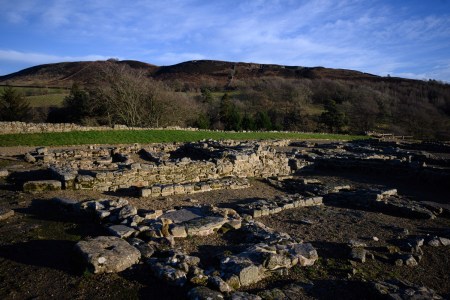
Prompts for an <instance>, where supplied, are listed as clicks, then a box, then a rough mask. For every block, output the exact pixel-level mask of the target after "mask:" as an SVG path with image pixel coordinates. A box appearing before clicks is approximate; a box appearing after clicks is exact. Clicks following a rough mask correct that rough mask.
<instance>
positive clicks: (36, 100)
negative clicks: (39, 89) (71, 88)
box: [26, 94, 68, 107]
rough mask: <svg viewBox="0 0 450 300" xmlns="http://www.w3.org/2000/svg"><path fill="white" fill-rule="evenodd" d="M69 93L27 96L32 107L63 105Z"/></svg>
mask: <svg viewBox="0 0 450 300" xmlns="http://www.w3.org/2000/svg"><path fill="white" fill-rule="evenodd" d="M67 95H68V94H50V95H39V96H29V97H26V98H27V99H28V101H30V106H31V107H42V106H57V107H61V106H62V105H63V102H64V98H65V97H66V96H67Z"/></svg>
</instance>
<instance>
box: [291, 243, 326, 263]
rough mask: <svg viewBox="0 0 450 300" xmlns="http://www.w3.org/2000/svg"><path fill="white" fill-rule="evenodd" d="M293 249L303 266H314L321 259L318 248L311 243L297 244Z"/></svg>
mask: <svg viewBox="0 0 450 300" xmlns="http://www.w3.org/2000/svg"><path fill="white" fill-rule="evenodd" d="M291 251H292V252H293V254H294V255H295V256H297V257H298V263H299V264H300V265H301V266H302V267H304V266H312V265H313V264H314V263H315V262H316V260H317V259H319V255H318V254H317V250H316V249H315V248H314V247H313V246H312V245H311V244H310V243H305V244H295V245H294V246H293V249H292V250H291Z"/></svg>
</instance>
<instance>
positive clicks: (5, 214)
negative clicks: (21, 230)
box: [0, 207, 14, 221]
mask: <svg viewBox="0 0 450 300" xmlns="http://www.w3.org/2000/svg"><path fill="white" fill-rule="evenodd" d="M12 216H14V211H13V210H12V209H8V208H4V207H0V221H4V220H6V219H9V218H11V217H12Z"/></svg>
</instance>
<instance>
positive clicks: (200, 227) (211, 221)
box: [185, 216, 227, 236]
mask: <svg viewBox="0 0 450 300" xmlns="http://www.w3.org/2000/svg"><path fill="white" fill-rule="evenodd" d="M226 222H227V221H226V220H225V219H224V218H223V217H212V216H208V217H204V218H198V219H193V220H190V221H188V222H186V223H185V225H186V228H187V233H188V235H191V236H196V235H199V236H205V235H210V234H213V233H214V231H215V230H218V229H219V228H221V227H222V226H223V225H224V224H225V223H226Z"/></svg>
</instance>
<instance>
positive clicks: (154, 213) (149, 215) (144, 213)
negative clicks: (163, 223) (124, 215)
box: [138, 209, 163, 220]
mask: <svg viewBox="0 0 450 300" xmlns="http://www.w3.org/2000/svg"><path fill="white" fill-rule="evenodd" d="M138 214H139V215H140V216H141V217H143V218H144V219H146V220H155V219H157V218H159V217H160V216H161V215H162V214H163V211H162V210H160V209H157V210H139V211H138Z"/></svg>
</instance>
